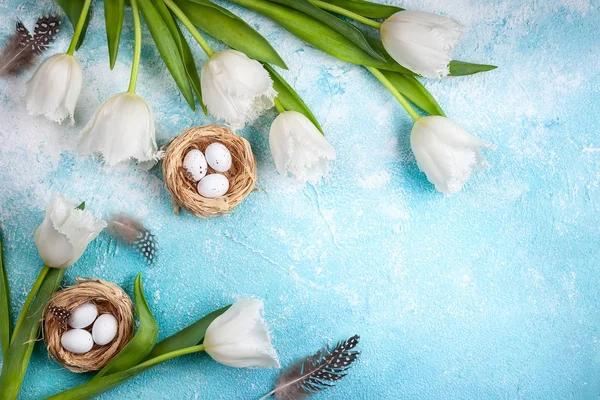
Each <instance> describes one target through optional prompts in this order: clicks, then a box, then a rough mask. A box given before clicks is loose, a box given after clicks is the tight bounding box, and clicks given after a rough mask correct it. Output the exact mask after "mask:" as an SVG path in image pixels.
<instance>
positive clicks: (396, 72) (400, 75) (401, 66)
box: [26, 0, 495, 194]
mask: <svg viewBox="0 0 600 400" xmlns="http://www.w3.org/2000/svg"><path fill="white" fill-rule="evenodd" d="M90 1H91V0H85V1H84V2H82V4H81V6H80V10H81V13H80V15H79V18H78V19H77V20H72V22H73V23H74V24H75V22H77V24H76V29H75V34H74V36H73V40H72V42H71V46H70V47H69V50H68V51H67V53H66V54H58V55H55V56H53V57H50V58H49V59H48V60H46V61H45V62H44V63H43V64H42V65H41V66H40V67H39V69H38V71H37V72H36V73H35V75H34V76H33V78H32V79H31V80H30V82H29V85H28V89H27V95H26V103H27V110H28V111H29V112H30V113H31V114H35V115H37V114H41V115H45V116H46V117H48V118H49V119H51V120H53V121H57V122H61V121H63V120H70V121H71V122H73V121H74V117H73V114H74V109H75V105H76V103H77V98H78V96H79V93H80V90H81V85H82V80H83V79H82V70H81V66H80V64H79V62H78V61H77V60H76V59H75V58H74V57H73V52H74V50H75V49H76V47H77V46H76V43H79V42H80V41H81V39H82V36H81V34H82V27H83V26H85V24H84V21H85V18H86V17H87V15H88V9H89V3H90ZM230 1H232V2H233V3H237V4H240V5H242V6H246V7H248V8H252V9H254V10H256V11H258V12H260V13H262V14H264V15H266V16H267V17H270V18H272V19H274V20H276V21H277V22H279V23H280V24H281V25H282V26H284V27H285V28H286V29H288V30H290V31H291V32H292V33H294V34H296V35H297V36H299V37H300V38H302V39H303V40H305V41H307V42H309V43H310V44H312V45H314V46H315V47H317V48H319V49H321V50H323V51H325V52H327V53H329V54H331V55H333V56H334V57H337V58H339V59H340V60H343V61H349V62H352V63H354V64H358V65H362V66H364V67H366V68H367V69H368V70H369V71H370V72H371V73H372V74H373V75H374V76H376V77H377V79H378V80H379V81H381V83H382V84H383V85H384V86H385V87H386V88H387V89H388V90H390V92H391V93H392V95H393V96H394V97H396V98H397V99H398V101H399V102H400V104H401V105H402V106H403V107H404V108H405V109H406V110H407V111H408V113H409V115H410V116H411V117H412V118H413V119H414V120H415V122H418V121H419V120H420V118H421V115H420V114H419V113H417V111H415V109H413V106H411V104H410V102H412V103H413V105H416V106H417V107H419V108H420V109H422V110H424V111H425V112H427V113H428V114H430V116H432V117H434V116H435V117H440V118H443V117H445V114H444V112H443V111H442V109H441V107H440V106H439V104H437V102H436V101H435V99H434V98H433V96H431V94H430V93H429V92H428V91H427V90H426V89H425V87H423V86H422V85H421V84H420V83H419V81H418V80H417V79H416V78H415V75H416V76H422V77H425V78H441V77H445V76H447V75H469V74H473V73H476V72H483V71H488V70H491V69H493V68H495V67H494V66H490V65H479V64H470V63H465V62H460V61H453V60H452V53H453V50H454V48H455V47H456V46H457V45H458V44H459V40H460V37H461V34H462V31H463V28H462V26H461V25H460V24H459V23H458V22H457V21H455V20H454V19H452V18H448V17H443V16H439V15H435V14H431V13H427V12H421V11H406V10H402V9H400V8H398V7H394V6H386V5H380V4H376V3H370V2H365V3H366V4H364V5H362V6H357V5H354V4H353V3H347V2H329V1H320V0H307V1H306V2H287V1H285V2H281V1H275V0H230ZM121 7H123V5H121ZM131 8H132V11H133V22H134V24H133V25H134V33H135V43H134V54H133V62H132V71H131V79H130V83H129V88H128V90H127V92H124V93H119V94H116V95H114V96H112V97H111V98H109V99H108V100H106V102H104V103H103V104H102V105H101V106H100V107H99V108H98V110H97V111H96V112H95V113H94V115H93V117H92V119H91V120H90V121H89V122H88V123H87V124H86V125H85V127H84V128H83V129H82V131H81V134H80V138H79V145H78V149H79V151H80V152H81V153H82V154H87V155H91V154H100V155H101V156H102V157H103V159H104V161H105V163H106V164H107V165H108V166H114V165H117V164H120V163H123V162H127V161H129V160H134V161H136V162H137V163H139V164H141V165H142V166H145V167H150V166H152V165H154V164H155V163H156V161H157V160H159V159H160V158H161V157H162V152H161V151H160V150H159V149H158V146H157V142H156V135H155V125H154V117H153V115H152V110H151V107H150V105H149V104H148V103H147V102H146V101H145V100H144V99H142V98H141V97H140V96H138V95H137V94H136V82H137V76H138V70H139V64H140V56H141V36H142V31H141V19H140V11H141V14H142V15H143V16H144V19H145V21H146V24H147V25H148V28H149V31H150V34H151V35H152V36H153V38H154V41H155V43H156V45H157V49H158V51H159V53H160V54H161V56H162V58H163V59H164V60H165V63H166V65H167V67H168V68H169V71H170V72H171V74H172V76H173V78H174V80H175V82H176V83H177V85H178V87H179V89H180V90H181V93H182V94H183V96H184V98H185V99H186V100H187V101H188V103H189V104H190V106H191V107H192V108H194V107H195V100H194V94H195V96H196V97H198V99H199V101H200V104H201V105H202V107H203V108H204V109H205V111H208V112H210V114H211V115H212V116H213V117H215V118H217V119H220V120H223V121H224V122H225V123H226V124H227V125H228V126H229V127H230V128H232V129H233V130H239V129H242V128H244V126H246V125H247V124H249V123H252V122H253V121H255V120H256V119H257V118H258V117H259V116H260V115H261V114H263V113H264V112H266V111H268V110H270V109H272V108H273V107H275V108H276V109H277V111H278V112H279V114H280V115H279V116H278V117H277V118H275V120H274V121H273V123H272V125H271V129H270V135H269V143H270V148H271V153H272V156H273V159H274V161H275V166H276V168H277V171H278V172H279V173H280V174H281V175H287V174H288V173H289V174H291V175H293V176H294V177H295V178H297V179H298V180H299V181H302V182H306V181H310V182H315V181H318V180H319V179H321V178H322V177H323V176H324V175H326V174H327V171H328V169H329V162H330V161H332V160H335V158H336V152H335V150H334V148H333V147H332V146H331V144H330V143H329V142H328V141H327V140H326V139H325V137H324V136H323V135H322V129H321V127H320V126H319V124H318V122H317V121H316V119H315V118H314V116H313V115H312V113H311V112H310V110H309V109H308V107H307V106H306V104H304V102H303V101H302V99H301V98H300V97H299V96H298V95H297V93H296V92H295V91H294V90H293V89H292V88H291V87H290V86H289V85H288V84H287V82H285V80H283V78H282V77H281V76H279V74H277V72H275V70H274V68H273V66H272V65H271V64H273V65H276V66H279V67H282V68H286V66H285V63H284V62H283V60H282V59H281V57H280V56H279V54H277V52H276V51H275V50H274V49H273V48H272V47H271V46H270V45H269V43H268V42H267V41H266V39H265V38H264V37H262V36H261V35H260V34H259V33H258V32H256V31H255V30H254V29H252V28H251V27H250V26H248V25H247V24H246V23H245V22H244V21H243V20H241V19H240V18H238V17H237V16H235V15H234V14H232V13H231V12H230V11H228V10H226V9H224V8H222V7H220V6H218V5H216V4H213V3H211V2H210V1H207V2H192V1H189V0H178V1H177V2H175V1H173V0H159V1H157V2H150V1H148V0H133V1H131ZM206 12H209V14H210V15H211V17H210V18H207V17H206V16H205V14H206ZM331 13H333V14H331ZM112 14H113V13H107V15H106V18H107V21H106V22H107V32H109V31H110V32H111V34H109V35H108V37H109V43H108V45H109V50H110V51H109V54H110V57H111V66H112V65H114V62H115V59H116V54H117V50H118V44H119V40H120V37H119V35H120V30H119V31H118V32H119V33H118V34H116V33H115V34H113V32H112V29H114V26H121V25H122V23H123V21H122V13H121V20H119V19H112V18H116V17H113V16H112ZM335 14H337V15H343V16H345V17H348V18H350V19H354V20H355V21H357V22H359V23H362V24H365V25H368V26H372V27H375V28H377V29H379V30H380V33H381V40H380V42H379V45H378V44H377V41H374V40H367V39H366V37H365V36H364V35H363V33H362V32H361V31H360V29H359V28H357V27H356V26H355V25H352V24H349V23H348V22H346V21H344V20H342V19H340V18H338V17H336V16H335ZM115 15H119V13H115ZM157 15H158V17H157ZM208 19H210V21H208ZM177 20H179V22H181V24H182V25H183V26H185V28H186V29H187V30H188V31H189V32H190V33H191V35H192V36H193V38H194V39H195V40H196V42H197V43H198V44H199V45H200V47H201V48H202V49H203V50H204V52H205V53H206V55H207V57H208V59H207V60H206V62H205V63H204V65H202V67H201V68H200V69H197V68H195V67H194V66H193V63H194V60H193V57H192V55H191V53H190V49H189V45H188V44H187V43H186V42H185V38H184V37H183V36H182V35H181V33H180V32H179V30H178V28H177ZM379 20H383V22H380V21H379ZM216 27H218V28H216ZM197 28H200V29H202V30H204V31H206V32H207V33H209V34H210V35H212V36H214V37H215V38H217V39H221V40H222V41H223V42H225V43H226V44H227V45H229V46H231V47H232V48H233V49H235V50H233V49H229V50H223V51H219V52H214V51H213V50H212V48H211V47H210V46H209V44H208V43H207V42H206V40H205V39H204V37H203V36H202V34H201V33H200V31H199V30H198V29H197ZM164 32H169V33H170V35H168V34H166V35H165V33H164ZM232 32H235V34H232ZM340 35H342V36H344V38H345V40H346V42H344V43H346V44H345V45H344V46H339V45H336V44H335V43H337V41H336V40H337V39H336V38H339V36H340ZM177 55H178V56H177ZM425 118H427V117H425ZM433 120H434V119H431V121H433ZM435 121H438V123H437V124H435V127H434V128H432V127H433V126H434V125H433V124H431V123H428V122H425V121H422V122H421V123H416V124H415V127H414V129H413V133H412V135H411V138H412V140H411V145H412V150H413V153H414V155H415V158H416V161H417V165H418V166H419V168H420V169H421V170H422V171H423V172H425V175H426V176H427V178H428V180H429V181H430V182H431V183H433V184H434V186H435V187H436V189H438V190H439V191H441V192H443V193H445V194H452V193H455V192H457V191H459V190H460V189H461V188H462V187H463V186H464V183H465V182H466V181H467V180H468V178H469V176H470V175H471V173H472V171H474V170H475V169H479V168H481V167H483V166H487V164H486V163H485V162H484V161H483V157H482V156H481V154H479V152H478V151H477V152H476V157H475V158H473V154H474V153H473V151H472V150H469V149H472V148H473V145H469V146H467V147H464V146H463V144H461V145H458V146H445V147H444V148H443V149H444V150H443V151H440V149H441V147H440V146H439V144H440V143H441V142H444V143H446V144H448V143H450V142H452V139H451V138H450V136H452V135H453V134H455V133H456V129H454V128H453V127H455V125H454V124H453V123H452V122H450V121H446V122H445V123H441V122H439V121H441V119H439V118H437V119H435ZM425 125H427V126H429V128H428V132H430V133H431V134H434V136H435V137H437V138H439V139H440V141H441V142H440V141H438V142H434V141H432V140H424V139H423V138H424V137H427V138H429V137H430V136H431V135H424V134H422V133H420V132H423V130H424V129H423V126H425ZM474 140H476V139H474ZM481 143H483V142H481ZM461 146H462V147H461ZM475 147H476V149H479V148H482V147H488V148H490V147H491V146H489V145H485V146H484V145H482V144H478V145H476V146H475ZM449 160H455V161H457V162H454V161H451V162H449Z"/></svg>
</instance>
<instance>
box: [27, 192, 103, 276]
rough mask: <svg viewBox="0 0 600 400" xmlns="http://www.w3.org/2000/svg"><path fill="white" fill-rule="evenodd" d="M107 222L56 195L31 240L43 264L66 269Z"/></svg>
mask: <svg viewBox="0 0 600 400" xmlns="http://www.w3.org/2000/svg"><path fill="white" fill-rule="evenodd" d="M105 227H106V223H105V222H104V221H102V220H96V219H94V217H93V216H92V214H91V213H90V212H89V211H83V210H79V209H77V208H76V204H75V203H73V202H72V201H70V200H68V199H67V198H66V197H64V196H63V195H61V194H57V195H56V196H55V197H54V199H53V200H52V201H51V202H50V203H49V204H48V206H47V207H46V216H45V218H44V221H43V222H42V224H41V225H40V226H39V227H38V228H37V229H36V231H35V234H34V241H35V244H36V246H37V248H38V252H39V254H40V257H41V258H42V260H43V261H44V263H45V264H46V265H48V266H50V267H53V268H66V267H68V266H70V265H72V264H73V263H75V262H76V261H77V260H78V259H79V258H80V257H81V255H82V254H83V252H84V251H85V248H86V247H87V245H88V244H89V243H90V242H91V241H92V240H93V239H94V238H96V236H98V234H99V233H100V231H102V229H104V228H105Z"/></svg>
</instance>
